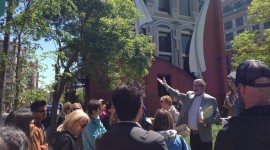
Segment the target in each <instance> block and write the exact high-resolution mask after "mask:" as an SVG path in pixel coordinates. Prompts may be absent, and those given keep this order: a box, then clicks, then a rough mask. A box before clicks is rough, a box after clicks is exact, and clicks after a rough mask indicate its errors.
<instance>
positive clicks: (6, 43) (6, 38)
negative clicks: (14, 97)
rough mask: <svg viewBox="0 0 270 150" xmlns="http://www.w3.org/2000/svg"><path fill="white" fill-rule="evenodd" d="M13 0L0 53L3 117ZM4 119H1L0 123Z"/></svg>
mask: <svg viewBox="0 0 270 150" xmlns="http://www.w3.org/2000/svg"><path fill="white" fill-rule="evenodd" d="M13 5H14V3H13V0H8V7H7V17H6V30H5V35H4V41H3V53H2V54H1V55H0V61H1V62H0V67H1V69H0V117H1V118H2V104H3V101H4V99H3V98H4V90H5V87H4V84H5V75H6V67H7V66H6V64H7V63H6V62H7V54H8V46H9V39H10V27H11V21H12V13H13V9H14V6H13ZM1 122H2V119H0V123H1Z"/></svg>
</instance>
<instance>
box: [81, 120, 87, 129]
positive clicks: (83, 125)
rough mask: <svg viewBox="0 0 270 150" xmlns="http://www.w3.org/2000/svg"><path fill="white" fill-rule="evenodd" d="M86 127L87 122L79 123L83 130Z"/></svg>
mask: <svg viewBox="0 0 270 150" xmlns="http://www.w3.org/2000/svg"><path fill="white" fill-rule="evenodd" d="M86 125H87V122H86V121H83V120H82V121H80V127H81V128H82V129H83V128H85V127H86Z"/></svg>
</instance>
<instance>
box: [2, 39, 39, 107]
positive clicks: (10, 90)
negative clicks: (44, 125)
mask: <svg viewBox="0 0 270 150" xmlns="http://www.w3.org/2000/svg"><path fill="white" fill-rule="evenodd" d="M2 45H3V40H0V46H1V47H2ZM25 54H26V50H25V49H22V50H21V52H20V54H19V55H20V56H19V57H23V56H24V55H25ZM17 55H18V54H17V43H16V40H13V41H12V42H9V47H8V60H9V62H8V65H7V67H6V71H5V79H4V81H5V82H4V90H3V91H4V101H3V102H4V104H5V105H6V106H9V105H10V106H11V105H12V102H13V100H14V96H15V95H14V90H15V80H16V79H15V76H16V72H15V68H16V64H17V61H18V60H17ZM29 68H30V69H29V70H30V75H29V77H28V79H29V81H28V83H26V84H25V85H24V87H25V89H30V90H33V89H36V88H38V62H30V63H29Z"/></svg>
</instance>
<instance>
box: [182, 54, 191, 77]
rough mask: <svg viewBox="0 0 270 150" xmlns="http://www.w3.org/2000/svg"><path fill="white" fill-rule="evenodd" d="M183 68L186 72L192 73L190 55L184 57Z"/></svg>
mask: <svg viewBox="0 0 270 150" xmlns="http://www.w3.org/2000/svg"><path fill="white" fill-rule="evenodd" d="M183 64H184V65H183V67H184V68H183V69H184V70H185V71H186V72H188V73H190V70H189V57H183Z"/></svg>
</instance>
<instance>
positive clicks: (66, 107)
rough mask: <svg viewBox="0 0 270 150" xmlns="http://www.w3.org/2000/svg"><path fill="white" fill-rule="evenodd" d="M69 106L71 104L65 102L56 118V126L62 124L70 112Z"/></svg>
mask: <svg viewBox="0 0 270 150" xmlns="http://www.w3.org/2000/svg"><path fill="white" fill-rule="evenodd" d="M71 105H72V104H71V103H70V102H66V103H65V104H64V106H63V108H62V110H61V112H60V113H59V115H58V116H57V120H56V126H59V125H60V124H62V123H63V122H64V120H65V118H66V117H67V115H68V114H69V113H70V112H71Z"/></svg>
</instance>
